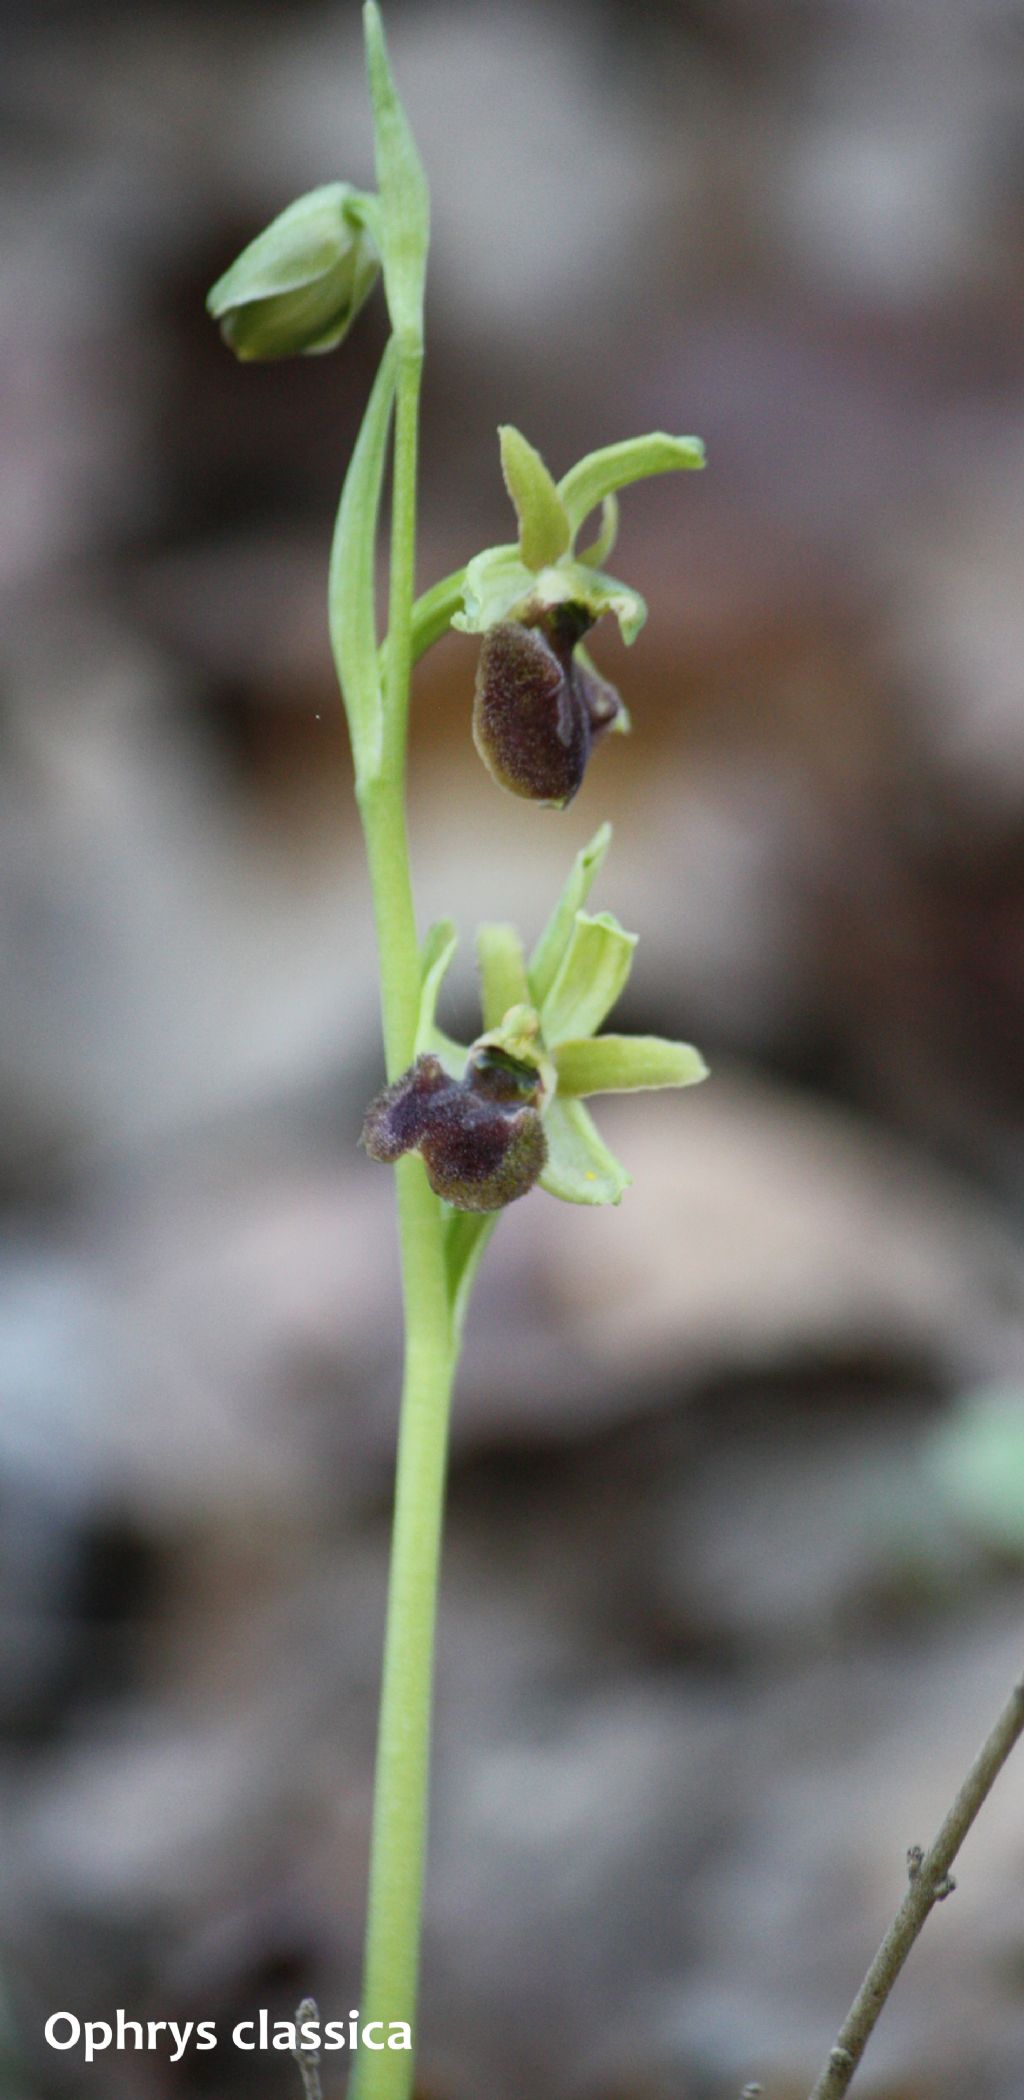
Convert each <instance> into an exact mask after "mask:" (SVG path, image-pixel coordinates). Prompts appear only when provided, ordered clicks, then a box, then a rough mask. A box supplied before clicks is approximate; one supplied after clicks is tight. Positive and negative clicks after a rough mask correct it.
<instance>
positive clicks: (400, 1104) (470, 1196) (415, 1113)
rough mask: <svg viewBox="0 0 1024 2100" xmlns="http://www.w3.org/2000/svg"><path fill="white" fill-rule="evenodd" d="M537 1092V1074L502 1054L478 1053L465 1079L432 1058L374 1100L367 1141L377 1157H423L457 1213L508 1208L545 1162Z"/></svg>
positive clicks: (435, 1185) (437, 1190)
mask: <svg viewBox="0 0 1024 2100" xmlns="http://www.w3.org/2000/svg"><path fill="white" fill-rule="evenodd" d="M538 1093H539V1081H538V1075H537V1073H536V1072H535V1071H533V1070H532V1068H530V1067H529V1066H526V1065H520V1064H519V1063H518V1062H517V1061H516V1060H515V1059H514V1058H510V1057H506V1056H505V1055H504V1053H503V1052H501V1051H499V1050H495V1049H493V1048H490V1047H483V1048H481V1049H480V1050H478V1051H476V1052H474V1053H473V1054H472V1055H471V1057H470V1060H469V1064H468V1066H467V1068H466V1076H465V1078H464V1079H452V1078H451V1077H450V1076H449V1074H448V1073H447V1072H446V1071H445V1070H444V1067H443V1066H442V1065H441V1063H440V1061H439V1059H438V1058H436V1057H433V1056H431V1055H429V1054H427V1055H424V1056H422V1057H418V1058H417V1059H416V1062H415V1064H414V1065H412V1066H410V1069H409V1070H408V1071H407V1072H403V1073H402V1075H401V1077H400V1078H399V1079H396V1080H395V1081H394V1083H393V1085H391V1086H389V1087H385V1089H384V1092H383V1093H382V1094H378V1096H377V1099H376V1101H374V1102H373V1103H371V1106H370V1107H369V1109H368V1110H367V1113H366V1120H365V1122H364V1124H363V1135H362V1142H363V1144H364V1145H365V1147H366V1150H367V1152H368V1153H369V1154H370V1157H371V1159H382V1160H395V1159H400V1158H401V1156H402V1154H403V1153H405V1152H419V1154H420V1156H421V1158H422V1160H423V1164H424V1166H425V1167H426V1170H427V1179H428V1181H429V1182H430V1186H431V1188H432V1189H433V1190H434V1192H435V1194H436V1195H438V1196H443V1197H444V1199H445V1201H446V1202H447V1203H451V1204H452V1205H454V1207H455V1209H456V1210H475V1211H488V1210H503V1209H504V1207H505V1205H506V1204H508V1203H514V1202H515V1201H516V1198H517V1197H519V1196H525V1195H527V1194H528V1192H529V1190H530V1189H532V1187H533V1185H534V1183H535V1182H536V1181H537V1179H538V1177H539V1175H540V1173H541V1171H542V1169H543V1167H544V1164H545V1161H546V1159H547V1149H548V1148H547V1140H546V1139H545V1136H544V1126H543V1123H542V1122H541V1118H540V1113H539V1110H538V1108H537V1106H536V1102H537V1097H538Z"/></svg>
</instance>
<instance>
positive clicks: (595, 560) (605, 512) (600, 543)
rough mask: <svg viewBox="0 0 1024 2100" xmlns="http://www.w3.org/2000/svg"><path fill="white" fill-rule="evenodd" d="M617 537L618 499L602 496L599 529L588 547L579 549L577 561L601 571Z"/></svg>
mask: <svg viewBox="0 0 1024 2100" xmlns="http://www.w3.org/2000/svg"><path fill="white" fill-rule="evenodd" d="M618 537H619V499H618V497H617V496H604V497H602V500H601V529H600V531H599V533H598V535H597V538H596V540H591V542H590V545H589V547H581V548H580V551H579V553H578V555H577V556H576V559H577V561H585V562H586V563H587V565H588V567H589V568H591V569H603V568H604V565H605V562H606V561H607V559H608V556H609V554H610V553H611V552H612V549H613V547H614V545H615V542H616V540H617V539H618Z"/></svg>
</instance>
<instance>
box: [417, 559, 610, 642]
mask: <svg viewBox="0 0 1024 2100" xmlns="http://www.w3.org/2000/svg"><path fill="white" fill-rule="evenodd" d="M556 605H582V606H584V607H585V609H586V611H587V612H588V613H589V614H590V617H591V619H592V620H600V619H601V618H602V616H603V615H604V614H605V613H611V614H613V615H614V617H615V619H616V620H617V621H618V623H619V628H620V630H621V633H622V639H623V641H624V642H634V641H635V640H636V637H637V635H638V634H639V632H640V629H641V627H642V626H643V624H644V621H645V620H646V618H647V607H646V605H645V604H644V601H643V599H642V598H641V596H640V593H639V591H634V590H632V589H631V588H630V586H629V584H628V583H620V582H619V581H618V579H617V578H616V577H614V576H607V575H605V573H604V571H603V570H602V569H593V568H591V567H590V566H589V565H588V563H586V562H584V561H569V560H568V559H567V558H565V557H563V559H562V560H561V561H557V562H551V563H549V565H548V567H547V568H546V569H540V570H538V571H537V572H536V574H535V573H534V571H533V570H532V569H528V568H527V566H526V564H525V562H524V561H523V560H522V558H521V556H520V553H519V549H518V547H485V548H484V550H483V552H482V553H481V554H475V555H474V556H473V559H472V561H471V562H470V563H469V564H468V566H467V569H466V577H465V583H464V585H463V609H462V611H461V612H460V613H458V612H457V613H456V614H455V615H454V617H453V619H452V626H453V627H457V628H459V629H460V631H461V632H462V633H463V634H486V633H487V630H488V628H490V627H496V626H498V624H499V622H500V621H502V620H524V621H526V622H530V621H535V620H536V619H537V617H538V615H539V614H541V613H543V612H549V611H550V610H551V608H552V607H553V606H556Z"/></svg>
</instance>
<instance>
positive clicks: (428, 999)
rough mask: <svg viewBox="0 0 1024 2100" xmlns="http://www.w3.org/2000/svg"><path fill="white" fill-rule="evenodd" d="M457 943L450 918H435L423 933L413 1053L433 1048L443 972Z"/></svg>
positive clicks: (456, 934) (452, 921)
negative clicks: (414, 1048) (417, 1012)
mask: <svg viewBox="0 0 1024 2100" xmlns="http://www.w3.org/2000/svg"><path fill="white" fill-rule="evenodd" d="M458 944H459V936H458V933H457V931H456V928H455V922H454V920H452V919H438V920H437V921H436V922H435V924H434V925H433V926H431V927H430V928H429V930H428V932H427V935H426V938H425V939H424V942H423V947H422V949H421V951H420V1011H419V1019H418V1021H417V1024H416V1055H417V1057H418V1056H419V1055H420V1053H421V1051H423V1050H433V1049H434V1048H435V1036H436V1033H437V1030H436V1022H435V1015H436V1013H437V1000H438V994H439V992H440V990H441V985H442V983H443V981H444V977H445V973H446V971H447V970H448V967H449V965H450V963H451V960H452V957H453V955H454V954H455V950H456V948H457V947H458Z"/></svg>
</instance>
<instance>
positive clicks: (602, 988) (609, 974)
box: [541, 911, 637, 1050]
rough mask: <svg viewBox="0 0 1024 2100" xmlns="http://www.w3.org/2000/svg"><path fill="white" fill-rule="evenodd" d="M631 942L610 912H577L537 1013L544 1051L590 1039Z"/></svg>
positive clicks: (623, 975)
mask: <svg viewBox="0 0 1024 2100" xmlns="http://www.w3.org/2000/svg"><path fill="white" fill-rule="evenodd" d="M636 943H637V936H636V934H635V933H627V932H626V931H625V928H624V927H622V926H620V925H619V922H618V920H617V919H616V918H614V917H613V915H612V913H611V912H598V913H597V914H596V916H592V915H591V914H590V913H589V912H585V911H578V912H577V913H576V915H575V919H574V921H573V928H572V932H571V934H570V936H569V941H568V945H567V947H566V950H565V954H564V955H563V957H562V960H561V962H560V964H559V966H558V971H557V974H556V976H555V980H554V983H553V984H552V986H551V990H550V991H549V992H548V994H547V997H546V998H545V1000H544V1002H543V1005H542V1007H541V1027H542V1029H543V1032H544V1041H545V1042H546V1044H547V1045H548V1048H549V1049H550V1050H553V1049H554V1047H555V1045H556V1044H557V1043H564V1042H568V1041H570V1040H572V1041H576V1040H578V1038H580V1037H581V1036H588V1035H594V1034H595V1033H596V1031H597V1029H599V1028H600V1026H601V1023H602V1021H603V1020H604V1017H605V1015H606V1014H608V1013H610V1012H611V1009H612V1007H613V1006H614V1005H615V1001H616V1000H617V998H618V997H619V994H620V993H621V991H622V990H623V987H624V985H625V983H626V980H627V978H628V976H629V973H630V970H631V968H632V966H633V950H634V949H635V947H636Z"/></svg>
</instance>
